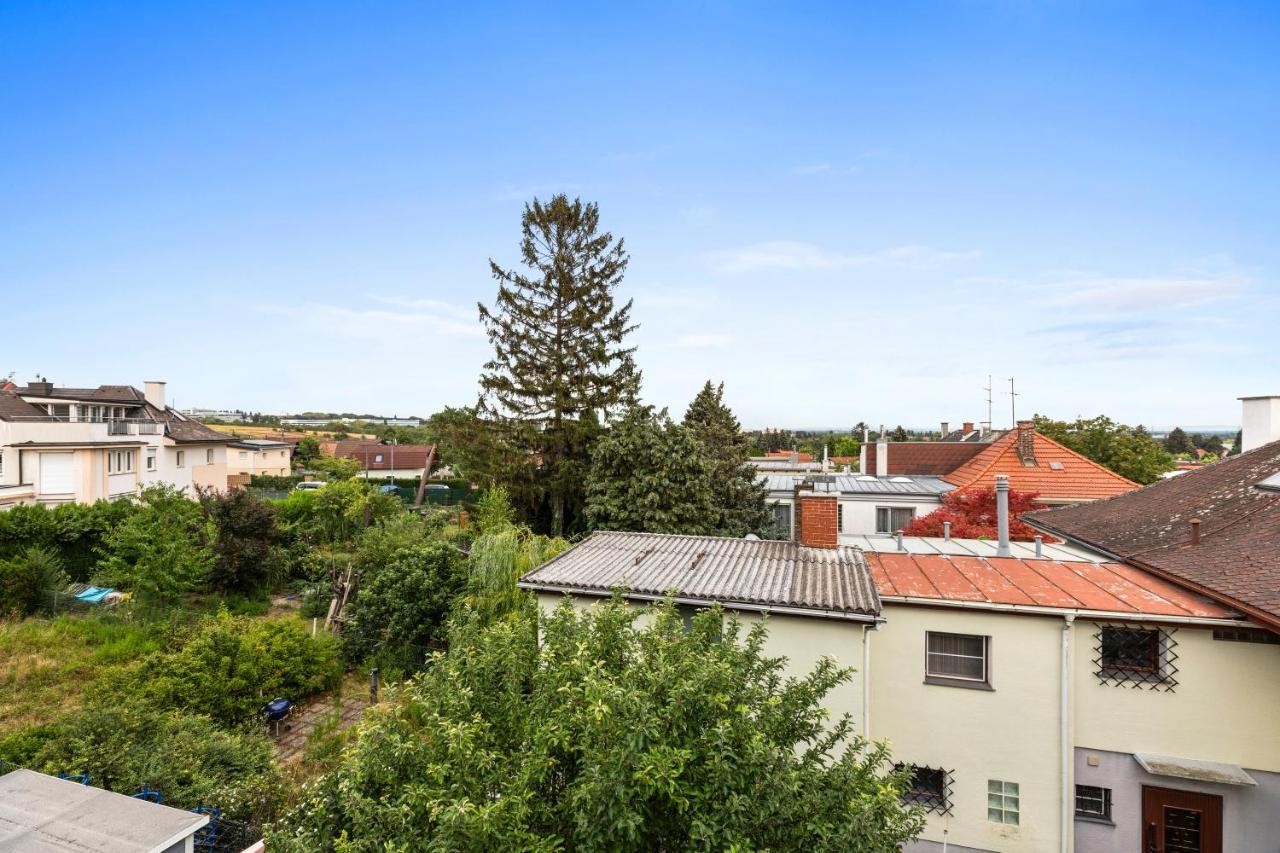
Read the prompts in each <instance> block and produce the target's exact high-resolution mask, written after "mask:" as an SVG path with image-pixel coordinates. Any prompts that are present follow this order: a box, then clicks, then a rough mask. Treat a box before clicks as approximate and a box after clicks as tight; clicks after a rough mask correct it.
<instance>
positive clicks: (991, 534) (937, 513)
mask: <svg viewBox="0 0 1280 853" xmlns="http://www.w3.org/2000/svg"><path fill="white" fill-rule="evenodd" d="M1038 497H1040V495H1039V493H1037V492H1019V491H1015V490H1013V489H1010V490H1009V538H1010V539H1011V540H1013V541H1014V542H1030V541H1031V540H1033V539H1035V538H1036V536H1037V535H1038V534H1039V531H1037V530H1036V529H1035V528H1033V527H1031V525H1029V524H1027V523H1026V522H1024V521H1022V520H1021V518H1020V516H1021V515H1022V514H1023V513H1024V512H1031V511H1033V510H1037V509H1044V508H1045V507H1044V504H1042V503H1038V502H1037V501H1036V498H1038ZM945 522H951V535H952V536H954V537H956V538H957V539H995V538H996V535H997V532H998V531H997V527H998V523H999V522H998V518H997V514H996V490H995V487H994V486H987V487H986V488H981V489H979V488H968V489H960V490H958V491H954V492H948V493H947V494H945V495H943V496H942V505H941V506H940V507H938V508H937V509H935V510H934V511H933V512H931V513H929V514H928V515H922V516H919V517H917V518H913V519H911V521H910V522H909V523H908V524H907V526H906V527H904V528H902V534H903V535H904V536H941V535H942V534H943V530H944V528H943V526H942V525H943V524H944V523H945Z"/></svg>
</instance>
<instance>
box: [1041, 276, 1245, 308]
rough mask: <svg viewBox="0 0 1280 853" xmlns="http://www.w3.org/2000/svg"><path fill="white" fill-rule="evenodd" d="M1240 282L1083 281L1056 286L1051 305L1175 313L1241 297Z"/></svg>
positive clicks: (1227, 280) (1153, 279) (1173, 279)
mask: <svg viewBox="0 0 1280 853" xmlns="http://www.w3.org/2000/svg"><path fill="white" fill-rule="evenodd" d="M1244 289H1245V282H1244V280H1243V279H1239V278H1161V277H1152V278H1080V279H1074V280H1066V281H1061V282H1056V283H1054V284H1052V285H1050V286H1049V287H1048V288H1046V290H1048V291H1050V295H1049V299H1048V301H1049V303H1050V304H1051V305H1054V306H1058V307H1062V308H1079V309H1083V310H1096V311H1104V312H1105V311H1171V310H1179V309H1184V308H1195V307H1198V306H1201V305H1207V304H1209V303H1211V302H1222V301H1225V300H1228V299H1234V298H1236V297H1237V296H1240V295H1241V293H1243V291H1244Z"/></svg>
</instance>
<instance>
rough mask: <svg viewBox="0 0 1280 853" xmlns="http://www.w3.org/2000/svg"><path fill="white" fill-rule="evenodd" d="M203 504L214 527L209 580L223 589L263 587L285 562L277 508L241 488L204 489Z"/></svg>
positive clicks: (201, 500) (282, 536)
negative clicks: (222, 490)
mask: <svg viewBox="0 0 1280 853" xmlns="http://www.w3.org/2000/svg"><path fill="white" fill-rule="evenodd" d="M200 505H201V506H202V507H204V511H205V514H206V515H207V516H208V518H209V521H210V522H212V524H213V530H214V535H213V543H212V545H213V556H214V562H213V569H212V570H211V571H210V573H209V578H208V580H209V583H210V584H211V585H212V586H213V587H214V588H215V589H219V590H222V591H224V592H231V591H234V592H253V591H255V590H258V589H261V588H262V587H263V585H265V584H266V583H267V582H268V580H270V579H271V578H272V575H273V573H274V572H275V571H276V570H278V569H279V568H281V567H282V565H283V563H284V555H283V554H282V553H281V546H282V545H283V543H284V541H285V535H284V532H283V531H281V530H280V527H279V526H278V525H277V524H276V511H275V508H274V507H272V506H271V505H270V504H268V503H266V502H264V501H260V500H258V499H257V498H255V497H254V496H253V495H251V494H249V493H248V492H247V491H244V490H242V489H235V490H232V491H228V492H217V491H213V490H212V489H210V490H202V491H201V492H200Z"/></svg>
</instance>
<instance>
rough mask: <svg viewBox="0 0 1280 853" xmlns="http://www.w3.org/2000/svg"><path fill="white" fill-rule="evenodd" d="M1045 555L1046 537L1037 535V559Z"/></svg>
mask: <svg viewBox="0 0 1280 853" xmlns="http://www.w3.org/2000/svg"><path fill="white" fill-rule="evenodd" d="M1043 557H1044V537H1043V536H1037V537H1036V559H1037V560H1039V559H1041V558H1043Z"/></svg>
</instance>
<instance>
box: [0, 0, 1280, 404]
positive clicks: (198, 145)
mask: <svg viewBox="0 0 1280 853" xmlns="http://www.w3.org/2000/svg"><path fill="white" fill-rule="evenodd" d="M462 5H464V4H450V5H448V6H443V5H441V6H439V7H432V6H430V5H428V4H422V3H403V4H397V3H369V4H331V5H325V4H318V3H307V4H301V3H300V4H296V5H289V4H283V3H273V4H235V3H219V4H212V3H210V4H185V3H179V4H175V3H167V4H161V3H155V4H146V3H97V4H72V5H60V4H49V3H25V4H24V3H17V2H10V3H6V4H4V5H3V6H0V81H3V82H0V306H2V307H0V314H2V315H3V317H4V323H3V330H2V331H0V374H3V373H7V372H8V371H9V370H14V371H16V372H17V377H18V378H19V379H27V378H30V377H31V376H33V375H34V374H36V373H37V372H38V373H42V374H44V375H46V376H48V377H49V378H51V379H53V380H54V381H55V382H58V383H64V384H68V385H74V384H85V383H89V384H97V383H99V382H103V383H120V382H131V383H134V384H140V383H141V382H142V381H143V380H145V379H154V378H160V379H167V380H168V381H169V383H170V385H169V393H170V396H171V398H172V399H174V400H175V401H176V402H177V404H178V405H180V406H188V405H200V406H235V407H241V408H252V409H260V410H265V411H283V410H297V409H332V410H371V411H379V412H386V413H400V414H404V413H408V412H414V413H420V414H426V413H429V412H431V411H434V410H436V409H438V408H440V407H441V406H443V405H446V404H462V403H468V402H471V401H473V400H474V398H475V393H476V383H475V379H476V375H477V372H478V369H479V366H480V365H481V364H482V363H483V361H484V360H485V358H486V356H487V354H488V347H487V343H486V341H485V339H484V337H483V334H482V332H481V330H480V328H479V326H478V325H477V322H476V312H475V303H476V301H477V300H483V301H489V300H490V299H491V298H492V295H493V293H494V290H495V284H494V282H493V281H492V279H491V278H490V276H489V273H488V259H489V258H490V257H492V258H494V259H495V260H497V261H498V262H499V263H502V264H511V263H514V262H515V261H516V259H517V257H518V256H517V240H518V236H519V218H520V212H521V209H522V205H523V203H524V201H525V200H527V199H529V198H530V197H532V196H534V195H538V196H541V197H546V196H548V195H550V194H552V193H554V192H557V191H565V192H569V193H571V194H576V195H581V196H582V197H584V198H586V199H591V200H595V201H597V202H599V204H600V207H601V214H602V220H603V223H604V225H605V226H606V227H607V228H609V229H610V230H612V231H613V232H614V233H615V234H617V235H621V236H623V237H625V238H626V241H627V246H628V248H629V250H630V252H631V266H630V270H629V273H628V276H627V279H626V281H625V283H624V285H623V289H622V292H621V295H622V296H623V297H624V298H627V297H630V298H634V300H635V309H634V310H635V317H636V319H637V320H638V321H639V322H640V323H641V328H640V330H639V331H638V332H637V333H636V338H635V342H636V344H637V345H638V347H639V350H638V353H637V359H638V362H639V365H640V367H641V368H642V369H643V371H644V374H645V396H646V398H647V399H648V400H649V401H651V402H654V403H657V404H659V405H667V406H670V407H672V409H673V410H675V411H678V412H682V411H683V408H684V406H685V405H686V403H687V401H688V399H689V398H690V397H691V396H692V394H693V393H694V392H695V390H696V389H697V387H698V386H700V385H701V383H702V382H703V381H704V380H706V379H708V378H711V379H715V380H717V381H719V380H723V381H724V382H725V383H726V389H727V396H728V398H729V401H730V403H731V404H732V405H733V406H734V408H735V410H736V411H737V412H738V414H739V415H740V417H741V418H742V420H743V421H744V423H745V424H747V425H749V426H766V425H789V426H826V425H831V426H840V425H848V424H851V423H853V422H855V421H857V420H860V419H865V420H867V421H869V422H871V423H878V422H882V421H883V422H887V423H899V422H901V423H905V424H911V425H928V424H933V423H935V422H937V421H940V420H950V421H952V422H958V421H961V420H979V419H981V418H983V417H984V412H985V401H984V398H985V394H984V392H983V391H982V386H983V385H984V384H985V383H986V378H987V375H988V374H992V375H994V376H995V377H996V379H997V386H998V387H997V395H996V404H995V408H996V422H997V425H1001V424H1003V423H1005V422H1007V421H1008V418H1009V414H1008V412H1009V406H1008V400H1009V398H1008V396H1007V395H1003V394H1001V393H999V392H1000V391H1001V390H1002V387H1005V386H1001V380H1003V379H1005V378H1007V377H1009V376H1016V377H1017V381H1018V386H1019V391H1020V392H1021V393H1022V394H1023V396H1021V397H1020V398H1019V400H1018V405H1019V412H1020V413H1030V412H1032V411H1038V412H1042V413H1046V414H1051V415H1054V416H1058V417H1074V416H1075V415H1077V414H1084V415H1092V414H1097V413H1107V414H1110V415H1112V416H1113V417H1116V418H1119V419H1122V420H1126V421H1129V422H1144V423H1148V424H1162V425H1163V424H1173V423H1182V424H1219V423H1228V424H1229V423H1234V422H1236V421H1237V420H1238V405H1239V404H1238V403H1237V402H1236V400H1235V398H1236V397H1237V396H1240V395H1242V394H1256V393H1275V392H1280V375H1278V374H1280V342H1278V341H1277V334H1276V333H1277V331H1278V329H1280V324H1278V323H1277V319H1280V287H1278V286H1277V274H1278V272H1280V241H1277V239H1276V234H1277V233H1278V231H1280V215H1278V213H1280V170H1278V168H1277V167H1280V145H1278V144H1277V140H1278V139H1280V103H1278V100H1277V99H1278V98H1280V94H1278V93H1280V55H1278V54H1277V51H1276V50H1275V45H1276V44H1278V43H1280V11H1277V9H1276V7H1274V6H1270V5H1269V4H1247V5H1228V4H1201V5H1193V4H1181V3H1175V4H1167V3H1165V4H1157V3H1149V4H1144V3H1125V2H1111V3H1097V4H1093V3H1081V2H1044V3H1033V2H985V3H979V2H948V3H892V4H866V5H864V6H862V7H860V8H859V7H854V6H853V5H852V4H831V5H825V6H824V5H810V6H807V7H804V8H801V7H800V6H799V5H798V4H740V3H727V2H712V3H676V4H670V5H651V6H647V7H645V8H639V7H638V6H637V7H636V8H631V9H627V8H622V4H582V5H580V6H574V5H566V4H562V5H560V6H558V7H557V8H555V9H552V8H550V7H549V4H511V5H484V6H482V7H481V6H469V7H468V8H465V9H462V8H459V7H460V6H462ZM264 6H269V7H270V8H263V7H264Z"/></svg>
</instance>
